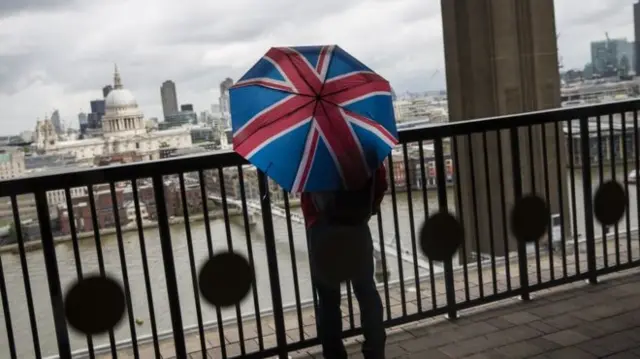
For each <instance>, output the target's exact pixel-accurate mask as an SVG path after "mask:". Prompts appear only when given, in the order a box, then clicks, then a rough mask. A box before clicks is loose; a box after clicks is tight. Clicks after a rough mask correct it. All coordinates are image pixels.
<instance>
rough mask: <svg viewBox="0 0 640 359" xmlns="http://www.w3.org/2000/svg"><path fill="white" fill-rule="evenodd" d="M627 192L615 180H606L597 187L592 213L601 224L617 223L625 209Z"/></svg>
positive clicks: (611, 224) (610, 224)
mask: <svg viewBox="0 0 640 359" xmlns="http://www.w3.org/2000/svg"><path fill="white" fill-rule="evenodd" d="M627 206H628V202H627V194H626V193H625V192H624V188H623V187H622V185H621V184H620V183H618V182H616V181H607V182H604V183H603V184H601V185H600V187H598V189H597V190H596V194H595V196H594V197H593V214H594V216H595V217H596V219H597V220H598V222H600V223H601V224H602V225H603V226H613V225H615V224H616V223H618V222H619V221H620V220H621V219H622V216H624V212H625V211H626V210H627Z"/></svg>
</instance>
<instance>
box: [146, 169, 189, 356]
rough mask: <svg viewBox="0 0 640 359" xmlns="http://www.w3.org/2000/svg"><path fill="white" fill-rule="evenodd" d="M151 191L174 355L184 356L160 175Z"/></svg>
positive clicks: (168, 229) (171, 248)
mask: <svg viewBox="0 0 640 359" xmlns="http://www.w3.org/2000/svg"><path fill="white" fill-rule="evenodd" d="M153 193H154V197H155V201H156V211H157V214H158V230H159V233H160V246H161V249H162V261H163V264H164V275H165V280H166V283H167V297H168V299H169V312H170V313H171V328H172V330H173V341H174V344H175V350H176V357H178V358H186V357H187V349H186V347H185V343H184V332H183V328H184V326H183V325H182V314H181V312H180V298H179V291H178V282H177V280H176V265H175V262H174V259H173V247H172V246H171V228H170V227H169V216H168V213H167V207H166V198H165V193H164V181H163V178H162V176H160V175H156V176H154V177H153Z"/></svg>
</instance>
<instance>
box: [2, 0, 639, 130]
mask: <svg viewBox="0 0 640 359" xmlns="http://www.w3.org/2000/svg"><path fill="white" fill-rule="evenodd" d="M634 2H635V1H634V0H611V1H607V2H602V1H597V0H589V1H583V2H581V5H580V6H579V7H576V6H575V5H574V4H575V2H574V1H572V0H556V18H557V27H558V29H557V30H558V32H559V33H561V37H560V38H559V49H560V55H561V56H562V58H563V62H564V66H565V69H567V68H573V67H578V68H580V67H582V66H584V64H585V63H586V62H588V61H589V58H590V54H589V43H590V42H591V41H594V40H600V39H603V38H604V36H605V35H604V33H605V32H608V33H609V35H610V37H612V38H619V37H626V38H627V39H629V40H630V41H633V40H634V36H633V11H632V10H633V9H632V5H633V3H634ZM56 4H58V3H56ZM126 4H128V6H130V7H131V8H133V9H137V8H140V11H141V13H145V20H144V21H142V22H140V21H139V18H138V17H133V18H132V19H128V18H126V17H122V16H120V15H121V14H122V13H123V12H122V10H123V6H125V2H123V1H113V2H109V3H103V2H91V1H88V2H82V3H78V2H73V1H61V2H59V5H50V6H47V7H42V8H38V6H37V5H33V4H32V6H30V7H28V8H21V6H24V5H23V3H22V2H15V4H12V3H8V4H3V5H2V8H3V9H5V10H4V11H3V12H2V13H3V14H4V15H0V18H2V20H3V25H0V60H1V61H0V63H2V64H3V66H2V67H0V108H2V111H1V112H0V118H1V119H2V121H3V130H4V131H3V133H7V134H9V133H17V132H20V131H22V130H33V127H34V125H35V121H36V120H37V118H42V117H43V113H47V112H48V113H51V112H52V110H53V109H59V110H60V114H61V116H62V118H63V120H64V121H65V122H72V123H74V125H76V124H75V121H74V119H76V118H77V114H78V113H79V112H89V108H88V107H89V101H90V100H92V99H96V98H100V97H101V95H102V93H101V92H102V91H101V90H102V87H103V86H104V85H107V84H109V83H110V82H111V81H110V77H111V69H112V66H113V63H114V62H117V63H118V65H119V66H120V70H121V72H122V73H123V76H125V78H126V79H127V83H126V85H127V87H128V88H129V89H131V91H132V92H133V93H135V94H136V97H137V98H138V102H139V104H140V106H141V108H142V110H143V111H144V113H145V115H146V116H147V117H158V118H162V117H163V116H162V101H161V98H160V94H159V93H158V92H159V91H158V87H159V86H160V85H161V84H162V82H164V81H165V80H168V79H170V80H173V81H174V82H175V83H176V86H177V87H178V91H179V94H178V96H179V97H180V98H181V99H183V100H181V101H183V102H185V103H192V104H194V107H195V109H197V110H198V111H200V110H202V109H206V108H209V107H210V105H211V104H212V103H215V102H216V101H217V98H218V96H219V94H218V92H219V90H218V84H219V83H220V81H222V80H223V79H224V78H226V77H231V78H233V79H237V78H238V77H239V76H241V75H242V73H243V72H244V71H246V70H247V69H248V68H249V67H250V66H251V65H252V64H253V63H254V62H255V61H256V60H257V59H258V58H259V57H260V56H262V55H263V54H264V52H265V51H266V50H267V49H268V48H269V47H270V46H276V45H290V44H296V45H300V44H309V43H339V44H340V45H341V46H343V47H344V48H345V49H347V50H348V51H350V52H352V53H353V54H354V55H355V56H357V57H358V58H361V59H362V60H363V61H364V62H366V63H367V64H369V65H371V67H372V68H373V69H374V70H376V71H378V72H379V73H380V74H382V75H383V76H385V77H386V78H388V79H389V80H390V81H391V83H392V84H393V86H394V88H395V89H396V92H397V93H399V94H400V93H402V92H405V91H423V90H435V89H441V88H444V82H445V70H444V60H443V45H442V24H441V18H440V2H439V1H429V2H421V1H418V0H398V1H383V0H379V1H367V2H366V3H365V2H363V1H361V0H347V1H344V0H343V1H340V2H338V1H335V0H328V2H326V3H323V4H312V3H309V4H304V6H303V5H301V4H299V3H295V5H292V4H294V3H292V2H291V1H288V2H287V1H278V2H274V3H273V4H269V5H266V4H262V3H258V2H255V1H250V0H244V1H240V2H237V3H235V5H232V6H225V7H224V9H223V8H222V7H221V5H215V4H208V3H205V2H200V1H196V0H193V1H187V2H182V3H180V4H174V3H169V2H167V3H164V2H162V1H160V2H154V4H157V5H154V9H153V11H149V8H148V7H146V5H145V4H146V0H138V1H135V2H132V3H131V4H129V2H126ZM320 5H322V6H320ZM249 8H251V9H253V11H252V12H251V13H247V12H246V9H249ZM127 12H129V13H130V10H128V11H127ZM94 13H100V14H101V16H103V17H109V18H112V19H115V20H114V21H110V23H109V24H106V25H104V26H100V27H96V26H95V24H94V22H93V20H90V19H91V18H92V16H91V14H94ZM220 13H224V14H225V16H224V18H221V19H220V21H213V19H215V18H216V16H219V14H220ZM309 13H312V14H314V16H315V18H314V19H313V20H311V21H310V20H309V19H308V16H306V15H305V14H309ZM256 14H267V15H260V16H258V15H256ZM74 16H75V17H76V18H77V19H78V21H77V22H70V21H69V19H70V17H74ZM240 16H242V17H243V19H245V20H246V21H235V20H234V19H238V18H239V17H240ZM360 18H363V19H368V20H367V21H362V20H359V21H358V20H357V19H360ZM85 19H86V20H85ZM181 19H189V21H186V22H185V21H184V20H181ZM225 19H226V20H225ZM69 23H73V24H74V25H73V27H69V26H68V25H67V24H69ZM90 23H91V24H93V26H89V28H87V29H86V31H84V28H83V31H77V29H76V28H75V27H77V26H85V25H89V24H90ZM369 23H372V24H376V26H375V27H371V26H369V25H368V24H369ZM303 24H304V25H303ZM331 24H340V26H335V25H331ZM43 28H47V29H48V31H47V32H43V31H42V30H41V29H43ZM185 29H189V31H186V30H185ZM291 29H297V30H296V31H291ZM16 33H18V34H20V35H18V36H16ZM379 48H383V49H385V51H383V52H380V51H379V50H377V49H379ZM56 54H58V55H56ZM59 54H65V55H66V56H61V55H59ZM436 70H439V72H438V74H436V76H433V78H432V77H431V75H432V74H433V73H434V72H435V71H436ZM74 127H75V126H74Z"/></svg>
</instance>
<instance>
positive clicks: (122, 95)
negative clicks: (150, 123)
mask: <svg viewBox="0 0 640 359" xmlns="http://www.w3.org/2000/svg"><path fill="white" fill-rule="evenodd" d="M104 105H105V108H106V109H107V110H108V109H113V110H115V109H123V108H133V107H138V102H137V101H136V98H135V97H134V96H133V93H131V91H129V90H127V89H125V88H124V87H123V86H122V80H121V79H120V73H119V72H118V68H117V67H116V69H115V73H114V76H113V90H111V91H110V92H109V94H108V95H107V97H106V98H105V99H104Z"/></svg>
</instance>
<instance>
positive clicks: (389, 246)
mask: <svg viewBox="0 0 640 359" xmlns="http://www.w3.org/2000/svg"><path fill="white" fill-rule="evenodd" d="M208 198H209V199H210V200H212V201H214V202H217V203H222V197H221V196H219V195H215V194H210V195H209V196H208ZM226 201H227V205H230V206H234V207H238V208H243V203H242V201H240V200H237V199H234V198H229V197H228V196H227V198H226ZM245 203H246V207H247V211H249V212H251V214H255V215H262V206H261V205H260V202H258V201H256V200H247V201H245ZM271 213H272V214H273V215H275V216H278V217H281V218H284V219H285V220H286V219H287V212H286V210H285V209H283V208H281V207H278V206H277V205H275V204H271ZM288 218H289V219H290V220H291V221H292V222H294V223H298V224H302V225H304V217H302V215H300V214H298V213H295V212H292V211H289V217H288ZM372 236H373V252H374V253H373V254H374V257H375V258H376V268H382V267H381V266H379V265H378V264H379V262H380V261H381V260H382V255H381V253H382V251H381V249H380V238H379V237H378V236H377V235H375V234H373V233H372ZM385 238H390V240H388V241H387V240H385V241H384V243H383V245H384V252H385V254H386V255H387V256H388V255H391V256H393V257H398V254H399V255H400V258H402V260H403V261H404V262H407V263H410V264H413V265H417V266H418V267H419V268H422V269H429V262H428V261H426V260H424V259H421V258H417V262H416V261H414V260H413V252H412V251H410V250H407V249H405V248H404V246H403V244H402V242H398V243H400V248H399V250H398V247H397V245H396V242H397V241H396V236H395V235H394V234H388V235H386V236H385ZM419 256H422V255H421V254H420V255H419ZM388 267H389V266H388ZM387 271H389V268H387Z"/></svg>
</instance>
